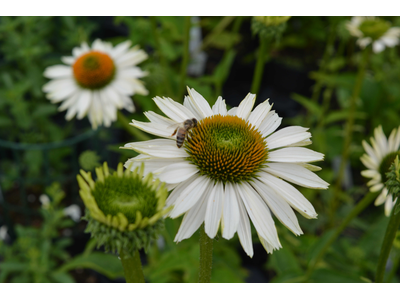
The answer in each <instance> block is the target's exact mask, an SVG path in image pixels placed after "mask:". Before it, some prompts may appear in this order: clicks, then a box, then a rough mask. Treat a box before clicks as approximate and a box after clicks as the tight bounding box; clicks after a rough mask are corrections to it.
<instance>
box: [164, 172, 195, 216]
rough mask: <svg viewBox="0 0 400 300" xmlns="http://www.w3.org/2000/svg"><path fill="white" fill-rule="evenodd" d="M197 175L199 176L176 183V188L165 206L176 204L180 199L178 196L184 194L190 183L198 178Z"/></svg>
mask: <svg viewBox="0 0 400 300" xmlns="http://www.w3.org/2000/svg"><path fill="white" fill-rule="evenodd" d="M197 177H198V176H192V177H190V178H188V179H186V180H185V181H182V182H180V183H177V184H175V185H176V188H175V189H174V190H173V191H172V192H171V194H170V195H169V196H168V198H167V201H166V202H165V206H166V207H169V206H172V205H175V202H176V200H177V199H178V197H179V196H180V195H181V194H182V192H183V191H184V190H185V189H186V188H187V186H188V185H190V184H191V183H192V182H193V181H194V180H196V178H197ZM169 213H170V212H169ZM169 213H168V215H169Z"/></svg>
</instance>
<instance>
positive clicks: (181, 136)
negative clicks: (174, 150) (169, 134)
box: [176, 128, 186, 148]
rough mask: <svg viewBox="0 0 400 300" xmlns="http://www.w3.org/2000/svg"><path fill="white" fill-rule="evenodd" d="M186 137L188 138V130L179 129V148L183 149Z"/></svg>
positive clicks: (177, 136) (177, 139) (177, 141)
mask: <svg viewBox="0 0 400 300" xmlns="http://www.w3.org/2000/svg"><path fill="white" fill-rule="evenodd" d="M185 137H186V130H185V129H183V128H179V129H178V132H177V134H176V145H177V146H178V148H181V147H182V145H183V142H184V141H185Z"/></svg>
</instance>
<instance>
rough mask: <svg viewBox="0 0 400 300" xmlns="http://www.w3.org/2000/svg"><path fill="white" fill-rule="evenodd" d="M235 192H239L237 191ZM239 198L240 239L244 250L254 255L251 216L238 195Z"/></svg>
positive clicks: (238, 230)
mask: <svg viewBox="0 0 400 300" xmlns="http://www.w3.org/2000/svg"><path fill="white" fill-rule="evenodd" d="M235 193H236V194H237V191H236V192H235ZM237 195H238V194H237ZM237 200H238V207H239V216H240V221H239V224H238V229H237V233H238V237H239V241H240V244H241V245H242V247H243V250H244V252H246V254H247V255H248V256H250V257H253V254H254V252H253V243H252V240H251V226H250V221H249V217H248V216H247V212H246V208H245V207H244V204H243V201H242V199H240V197H238V198H237Z"/></svg>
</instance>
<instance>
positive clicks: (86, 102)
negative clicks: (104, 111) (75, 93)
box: [76, 90, 93, 120]
mask: <svg viewBox="0 0 400 300" xmlns="http://www.w3.org/2000/svg"><path fill="white" fill-rule="evenodd" d="M92 95H93V94H92V92H91V91H89V90H83V91H82V92H81V95H80V97H79V99H78V101H77V105H78V114H77V116H76V117H77V119H78V120H80V119H82V118H83V117H84V116H86V114H87V112H88V110H89V107H90V104H91V102H92Z"/></svg>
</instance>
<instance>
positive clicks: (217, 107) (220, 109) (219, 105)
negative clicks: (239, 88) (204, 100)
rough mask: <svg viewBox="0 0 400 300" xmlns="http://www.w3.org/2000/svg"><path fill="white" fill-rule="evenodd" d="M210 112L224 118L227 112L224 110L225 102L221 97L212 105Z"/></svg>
mask: <svg viewBox="0 0 400 300" xmlns="http://www.w3.org/2000/svg"><path fill="white" fill-rule="evenodd" d="M212 111H213V114H214V115H221V116H226V114H227V112H228V111H227V110H226V104H225V100H223V99H222V97H221V96H219V97H218V99H217V101H216V102H215V104H214V105H213V107H212Z"/></svg>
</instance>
